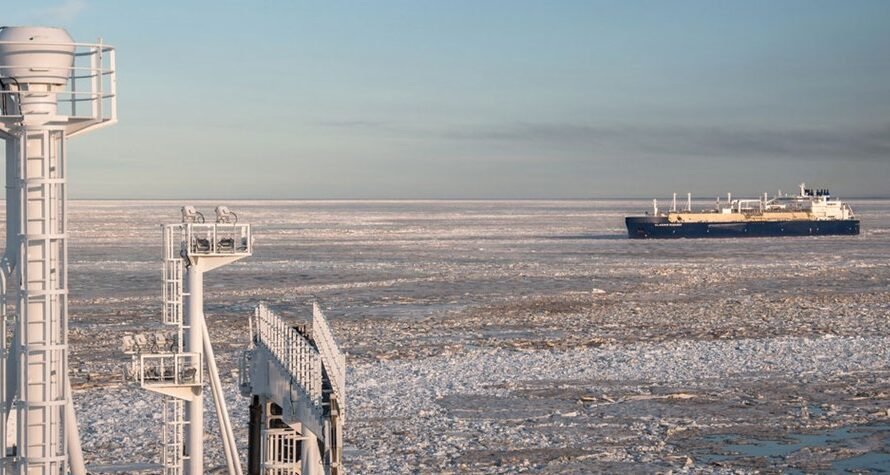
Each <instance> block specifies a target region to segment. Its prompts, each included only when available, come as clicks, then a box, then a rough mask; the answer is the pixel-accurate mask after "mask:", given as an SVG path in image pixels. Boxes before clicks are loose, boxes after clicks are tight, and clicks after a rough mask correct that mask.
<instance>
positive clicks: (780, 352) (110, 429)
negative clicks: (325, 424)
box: [3, 200, 890, 473]
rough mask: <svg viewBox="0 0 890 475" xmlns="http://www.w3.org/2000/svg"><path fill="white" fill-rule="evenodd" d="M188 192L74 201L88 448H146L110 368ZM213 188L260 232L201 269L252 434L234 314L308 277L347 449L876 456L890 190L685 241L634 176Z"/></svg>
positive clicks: (291, 306)
mask: <svg viewBox="0 0 890 475" xmlns="http://www.w3.org/2000/svg"><path fill="white" fill-rule="evenodd" d="M181 204H183V203H180V202H173V201H75V202H73V204H72V208H71V211H70V217H69V220H70V226H71V240H70V282H71V297H70V307H71V349H72V354H71V370H72V372H73V379H72V382H73V384H74V387H75V400H76V406H77V409H78V416H79V423H80V430H81V437H82V439H83V445H84V452H85V457H86V458H87V462H88V464H94V465H95V466H98V465H103V464H115V463H124V462H129V463H136V462H139V463H152V462H157V461H158V458H159V449H160V441H159V431H160V427H161V407H160V397H158V396H155V395H153V394H150V393H148V392H146V391H143V390H141V389H139V388H138V387H130V386H128V385H126V384H124V383H123V381H122V376H121V375H122V370H123V367H124V365H125V364H126V363H127V361H128V357H127V356H126V355H123V354H122V353H121V352H120V350H119V346H120V342H121V339H122V338H123V336H125V335H128V334H131V333H133V332H139V331H160V330H161V329H162V325H161V321H160V320H161V318H160V312H161V300H160V292H161V277H160V276H161V232H160V226H159V225H160V224H162V223H166V222H177V221H178V219H179V207H180V206H181ZM193 204H195V205H196V206H198V207H199V209H201V208H203V210H204V211H205V213H208V214H212V208H213V206H215V205H216V204H218V203H216V202H199V203H193ZM225 204H227V205H229V206H230V207H231V208H232V209H233V210H234V211H236V212H237V213H238V215H239V217H240V219H241V220H242V221H243V222H249V223H251V224H253V226H254V228H253V229H254V235H255V238H256V247H255V254H254V256H253V257H251V258H248V259H246V260H245V261H243V262H239V263H236V264H233V265H231V266H228V267H226V268H223V269H220V270H218V271H213V272H210V273H209V274H208V275H207V276H206V281H205V282H206V283H205V293H206V294H205V300H206V313H207V319H208V326H209V330H210V334H211V338H212V340H213V343H214V348H215V352H216V356H217V359H218V360H219V363H220V369H221V372H222V376H223V384H224V386H225V387H226V390H227V391H228V394H229V400H228V404H229V408H230V409H231V411H232V412H233V422H234V424H235V429H236V431H237V436H238V437H239V444H240V445H241V446H242V448H243V447H246V431H247V424H246V420H247V403H248V401H247V400H246V399H243V398H241V396H240V395H239V394H238V390H237V384H236V381H237V377H236V369H237V364H236V362H237V358H238V357H239V356H240V352H241V351H242V350H243V349H244V348H245V347H246V344H247V315H248V314H249V313H250V312H251V311H252V308H253V306H254V305H255V304H256V303H258V302H265V303H267V304H268V305H269V306H270V307H272V308H273V309H275V310H276V311H277V312H279V313H281V314H283V315H286V316H288V317H291V318H293V319H294V321H298V320H300V319H307V318H308V317H309V315H310V312H311V308H310V306H309V303H310V302H311V301H312V299H318V300H320V302H321V303H322V305H323V307H324V308H325V312H326V314H327V315H328V317H329V318H330V320H331V323H332V325H333V330H334V332H335V336H336V337H337V338H338V339H339V341H340V345H341V347H342V348H343V349H344V350H346V351H347V352H348V353H349V360H348V363H349V372H348V381H347V384H348V391H349V392H348V394H349V398H350V399H349V406H348V412H347V425H346V433H347V437H346V443H347V446H346V452H345V456H344V458H345V463H346V465H347V468H348V470H349V471H350V472H351V473H418V472H419V473H431V472H434V473H438V472H475V473H480V472H483V473H517V472H526V471H527V472H536V473H541V472H543V473H589V472H591V471H610V472H616V471H617V472H622V471H623V472H626V471H631V470H633V471H635V472H655V471H667V470H673V471H675V472H684V471H688V472H696V473H700V472H706V473H711V472H713V473H730V472H736V471H740V472H748V471H754V470H758V469H763V468H770V469H773V470H799V471H804V472H812V471H819V470H832V469H833V470H854V469H860V468H862V469H868V468H871V469H876V468H878V467H884V468H886V467H888V466H890V325H888V324H890V317H888V316H890V288H888V281H890V261H888V256H890V201H886V200H852V202H851V204H852V206H853V207H854V210H855V211H856V212H857V213H858V215H859V217H860V219H861V220H862V229H863V232H862V235H860V236H856V237H817V238H757V239H745V240H742V239H727V240H678V241H645V240H628V239H626V237H625V230H624V226H623V216H624V215H626V214H630V213H639V212H642V211H644V210H646V209H648V207H649V206H650V205H649V202H647V201H645V200H636V201H618V200H601V201H581V200H579V201H416V202H404V201H393V202H365V201H244V202H228V203H225ZM709 205H710V203H704V202H702V203H697V204H696V205H695V206H701V207H707V206H709ZM3 219H5V218H3ZM208 397H209V396H208ZM206 407H207V408H208V409H209V411H208V413H207V415H206V419H205V420H206V422H207V438H208V439H207V440H208V449H207V455H208V458H209V460H211V461H213V463H214V464H217V465H223V459H222V451H221V445H220V444H219V443H218V442H217V441H218V433H217V432H216V428H215V426H214V423H215V416H214V414H213V412H212V408H213V404H211V403H210V402H209V401H208V403H207V405H206ZM242 453H243V451H242ZM147 467H148V468H147V470H148V471H149V472H150V471H152V469H151V466H150V465H149V466H147ZM134 470H135V468H134Z"/></svg>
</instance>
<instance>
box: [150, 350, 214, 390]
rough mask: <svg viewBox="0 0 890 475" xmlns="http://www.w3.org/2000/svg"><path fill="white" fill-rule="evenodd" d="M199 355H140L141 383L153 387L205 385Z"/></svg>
mask: <svg viewBox="0 0 890 475" xmlns="http://www.w3.org/2000/svg"><path fill="white" fill-rule="evenodd" d="M202 369H203V367H202V361H201V355H200V354H199V353H169V354H155V355H151V354H142V355H139V382H140V384H141V385H142V387H151V386H201V385H202V384H203V382H202V377H201V375H202V374H203V371H202Z"/></svg>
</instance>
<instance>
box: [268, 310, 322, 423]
mask: <svg viewBox="0 0 890 475" xmlns="http://www.w3.org/2000/svg"><path fill="white" fill-rule="evenodd" d="M251 327H252V328H253V331H254V335H253V339H254V341H255V342H256V343H257V344H262V345H263V346H264V347H266V348H267V349H268V350H269V352H270V353H271V354H272V356H274V357H275V359H276V360H277V361H278V363H279V364H281V366H282V367H283V368H284V369H285V371H287V373H288V374H289V375H290V376H291V377H292V379H293V381H294V383H295V384H296V385H297V386H298V387H299V388H300V389H302V390H303V392H304V393H305V394H306V395H307V396H308V398H309V400H310V402H311V403H312V405H313V406H315V407H316V408H318V407H320V406H321V358H320V357H319V354H318V351H317V350H316V349H315V348H313V347H312V345H311V343H309V341H308V340H307V339H306V338H305V337H303V336H302V335H300V333H299V332H297V330H295V329H294V328H292V327H291V326H290V325H288V324H287V323H286V322H285V321H284V320H282V319H281V317H279V316H278V315H275V314H274V313H273V312H272V311H271V310H269V309H268V308H266V306H265V305H259V306H257V308H256V311H255V312H254V321H253V322H252V324H251Z"/></svg>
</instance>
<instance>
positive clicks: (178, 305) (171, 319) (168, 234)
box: [163, 226, 185, 352]
mask: <svg viewBox="0 0 890 475" xmlns="http://www.w3.org/2000/svg"><path fill="white" fill-rule="evenodd" d="M181 229H182V228H181V227H180V226H165V227H164V310H163V312H164V317H163V318H164V324H166V325H172V326H175V327H176V338H177V344H176V345H177V346H176V349H177V351H178V352H182V351H183V341H182V339H183V330H184V329H185V327H184V326H183V324H182V322H183V317H182V316H183V310H182V298H183V296H184V295H185V294H184V292H183V284H182V279H183V277H182V276H183V272H184V266H185V261H184V260H183V258H182V256H180V255H179V250H180V248H181V240H182V231H181Z"/></svg>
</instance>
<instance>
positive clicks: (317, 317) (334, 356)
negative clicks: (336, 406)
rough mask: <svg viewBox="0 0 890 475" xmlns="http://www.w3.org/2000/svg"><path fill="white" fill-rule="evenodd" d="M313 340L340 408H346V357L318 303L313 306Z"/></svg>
mask: <svg viewBox="0 0 890 475" xmlns="http://www.w3.org/2000/svg"><path fill="white" fill-rule="evenodd" d="M312 338H313V339H314V340H315V346H317V347H318V352H319V354H320V355H321V360H322V363H324V368H325V371H327V373H328V378H329V379H330V380H331V387H332V388H333V390H334V394H335V395H336V396H337V399H338V400H339V401H340V406H341V407H345V406H346V356H345V355H344V354H343V352H341V351H340V348H339V347H338V346H337V342H336V341H335V340H334V335H333V334H332V333H331V327H330V325H328V320H327V318H325V316H324V313H322V311H321V308H320V307H319V306H318V303H317V302H315V303H313V304H312Z"/></svg>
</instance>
